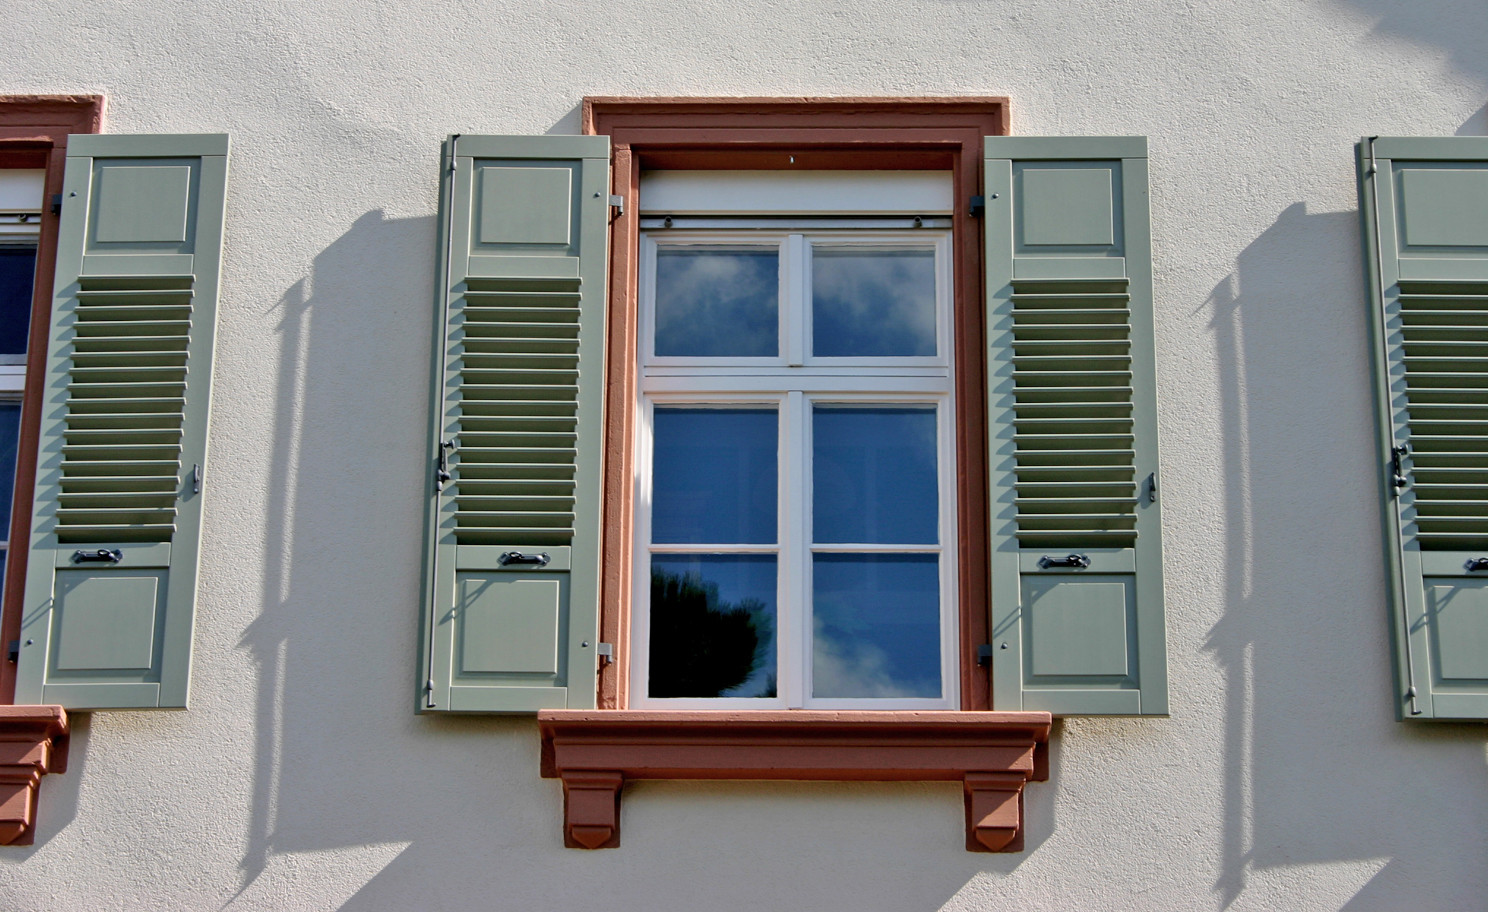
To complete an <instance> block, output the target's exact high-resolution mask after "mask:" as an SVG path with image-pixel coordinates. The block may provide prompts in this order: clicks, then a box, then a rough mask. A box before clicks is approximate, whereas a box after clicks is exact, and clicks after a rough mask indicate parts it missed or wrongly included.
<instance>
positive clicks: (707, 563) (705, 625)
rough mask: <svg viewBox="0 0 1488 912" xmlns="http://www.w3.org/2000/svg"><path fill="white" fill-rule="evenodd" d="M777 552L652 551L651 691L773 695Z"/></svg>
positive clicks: (691, 694)
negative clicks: (661, 552)
mask: <svg viewBox="0 0 1488 912" xmlns="http://www.w3.org/2000/svg"><path fill="white" fill-rule="evenodd" d="M775 563H776V562H775V555H773V554H653V555H652V556H651V664H650V669H649V671H650V676H649V695H650V696H653V697H773V696H775V679H776V674H777V670H778V667H779V666H778V662H777V660H776V656H775V653H776V649H775V629H776V623H775V575H776V570H775Z"/></svg>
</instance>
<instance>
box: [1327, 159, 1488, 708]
mask: <svg viewBox="0 0 1488 912" xmlns="http://www.w3.org/2000/svg"><path fill="white" fill-rule="evenodd" d="M1356 153H1357V155H1356V161H1357V168H1358V175H1359V210H1360V214H1361V215H1362V228H1363V240H1364V247H1365V257H1364V261H1365V280H1366V287H1367V288H1368V289H1369V309H1370V325H1371V330H1372V334H1373V335H1372V339H1373V358H1374V367H1375V381H1374V390H1375V399H1376V403H1377V409H1376V415H1377V418H1378V421H1377V444H1376V447H1377V450H1376V458H1377V461H1378V464H1379V466H1380V479H1381V482H1380V497H1381V503H1382V505H1383V510H1384V528H1385V549H1384V550H1385V554H1384V556H1385V565H1386V568H1387V572H1388V577H1387V579H1388V584H1389V585H1388V593H1389V600H1388V602H1389V610H1388V612H1387V617H1388V619H1389V625H1390V634H1391V645H1392V651H1393V663H1392V664H1393V678H1394V698H1393V701H1392V702H1393V704H1394V708H1395V712H1396V714H1397V716H1398V717H1399V718H1402V719H1428V720H1429V719H1446V720H1488V621H1485V620H1484V619H1485V618H1488V569H1477V567H1478V566H1479V565H1478V564H1477V563H1476V561H1478V560H1479V559H1481V558H1488V140H1485V139H1484V138H1482V137H1442V138H1396V137H1379V138H1374V139H1368V138H1366V139H1364V140H1362V141H1361V142H1360V143H1359V144H1358V146H1357V147H1356ZM1397 454H1398V458H1397ZM1397 469H1398V470H1399V471H1398V473H1397Z"/></svg>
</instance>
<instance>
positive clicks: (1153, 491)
mask: <svg viewBox="0 0 1488 912" xmlns="http://www.w3.org/2000/svg"><path fill="white" fill-rule="evenodd" d="M1147 502H1148V503H1150V504H1154V503H1157V473H1156V472H1153V473H1152V474H1151V475H1148V476H1147Z"/></svg>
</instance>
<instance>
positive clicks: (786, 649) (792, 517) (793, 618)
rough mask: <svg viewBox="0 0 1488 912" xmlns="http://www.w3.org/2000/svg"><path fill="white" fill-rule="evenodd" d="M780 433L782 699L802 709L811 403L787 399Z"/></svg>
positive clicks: (798, 396) (794, 395) (794, 394)
mask: <svg viewBox="0 0 1488 912" xmlns="http://www.w3.org/2000/svg"><path fill="white" fill-rule="evenodd" d="M784 405H785V408H784V409H783V412H782V415H781V423H782V429H781V434H780V467H781V472H780V513H779V516H780V562H781V574H780V601H779V604H780V606H781V608H780V615H779V628H780V637H781V642H780V675H781V680H780V682H779V684H780V691H779V692H780V695H781V696H782V697H783V698H784V699H785V700H786V705H787V706H788V707H790V708H793V709H797V708H800V706H801V705H802V702H803V700H804V699H805V692H806V686H807V681H808V679H809V676H808V675H807V673H806V655H807V649H808V643H809V642H810V639H809V633H810V616H811V612H810V607H809V606H810V569H811V568H810V563H809V562H810V555H809V554H808V553H807V552H808V551H809V548H808V547H807V545H808V543H809V542H810V538H809V535H810V522H809V513H810V508H809V506H808V504H807V498H808V497H809V496H810V484H809V478H810V476H809V475H808V474H807V473H808V471H809V469H810V466H809V464H808V461H807V455H806V454H807V452H808V446H809V440H810V436H809V422H810V415H809V404H808V403H807V401H806V397H805V395H804V394H803V393H801V391H800V390H793V391H791V392H789V393H787V394H786V397H785V403H784Z"/></svg>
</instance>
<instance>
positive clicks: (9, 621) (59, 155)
mask: <svg viewBox="0 0 1488 912" xmlns="http://www.w3.org/2000/svg"><path fill="white" fill-rule="evenodd" d="M103 107H104V100H103V96H102V95H0V166H4V167H32V168H36V167H41V168H45V169H46V187H45V195H44V196H43V198H42V199H43V205H42V210H41V237H40V238H39V239H38V243H37V250H36V284H35V287H34V288H33V290H32V294H31V330H30V338H29V340H28V342H27V350H28V351H31V352H39V353H41V356H40V357H36V358H28V359H27V362H26V390H27V393H26V396H25V398H24V399H23V400H22V404H21V433H20V439H19V441H18V443H17V446H16V475H15V500H14V501H13V502H12V507H11V511H10V517H9V520H10V538H9V541H11V542H12V543H13V545H15V546H13V547H11V548H10V550H9V551H8V552H7V554H6V564H5V584H4V589H3V593H0V646H3V645H4V644H6V643H9V642H11V641H12V640H15V639H18V638H19V637H20V635H21V600H22V598H23V597H24V595H25V589H26V557H27V549H26V547H25V546H24V543H26V542H29V541H31V511H32V506H33V504H34V498H35V496H36V447H37V441H38V439H39V437H40V436H41V393H42V388H43V384H44V383H45V381H46V355H45V352H46V350H47V337H48V334H49V331H50V328H51V322H52V282H53V279H54V278H55V276H56V267H57V230H58V226H59V224H60V221H61V219H60V217H59V216H58V215H56V214H55V213H53V212H52V207H51V205H50V200H51V198H52V196H53V195H55V194H59V193H61V192H62V173H63V171H64V170H65V168H66V165H67V137H68V135H69V134H82V133H97V132H99V131H100V130H101V129H102V128H103ZM15 685H16V665H15V663H13V662H8V661H0V704H9V703H13V702H14V701H15Z"/></svg>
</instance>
